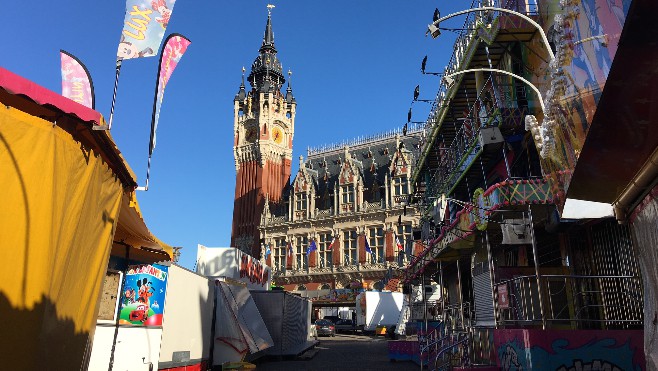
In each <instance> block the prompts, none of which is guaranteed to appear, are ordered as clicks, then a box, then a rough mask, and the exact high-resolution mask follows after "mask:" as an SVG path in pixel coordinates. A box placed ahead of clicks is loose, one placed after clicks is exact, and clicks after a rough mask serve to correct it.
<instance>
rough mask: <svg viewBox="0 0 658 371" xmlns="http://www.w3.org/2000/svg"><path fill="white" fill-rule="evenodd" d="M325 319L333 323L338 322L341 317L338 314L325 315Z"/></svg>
mask: <svg viewBox="0 0 658 371" xmlns="http://www.w3.org/2000/svg"><path fill="white" fill-rule="evenodd" d="M324 319H328V320H329V321H331V322H333V323H338V321H340V317H338V316H324Z"/></svg>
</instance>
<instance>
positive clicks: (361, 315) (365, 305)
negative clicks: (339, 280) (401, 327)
mask: <svg viewBox="0 0 658 371" xmlns="http://www.w3.org/2000/svg"><path fill="white" fill-rule="evenodd" d="M403 301H404V294H402V293H401V292H378V291H366V292H362V293H361V294H359V295H358V296H357V297H356V325H357V327H359V328H361V327H362V328H363V331H375V329H376V328H377V327H378V326H393V325H397V324H398V320H399V319H400V311H401V310H402V303H403Z"/></svg>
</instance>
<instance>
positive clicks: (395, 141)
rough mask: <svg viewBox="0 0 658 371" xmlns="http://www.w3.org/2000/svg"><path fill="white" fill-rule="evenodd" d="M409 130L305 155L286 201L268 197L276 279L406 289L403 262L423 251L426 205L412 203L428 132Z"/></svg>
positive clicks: (266, 221)
mask: <svg viewBox="0 0 658 371" xmlns="http://www.w3.org/2000/svg"><path fill="white" fill-rule="evenodd" d="M401 134H402V133H400V132H395V131H394V132H391V133H388V134H386V135H379V136H373V137H372V138H369V139H367V140H362V141H360V142H356V143H352V145H351V146H347V145H346V146H342V147H341V146H332V147H329V148H323V149H318V150H310V149H309V151H308V158H307V159H306V161H304V160H303V157H302V156H300V158H299V171H298V172H297V174H296V176H295V179H294V181H293V182H292V184H291V185H290V187H288V188H287V189H286V192H285V194H284V196H283V198H282V199H281V200H280V201H279V202H275V201H274V200H272V199H269V200H266V204H265V208H264V209H263V213H262V216H261V220H260V227H259V231H260V238H261V239H262V240H261V241H263V243H264V246H266V249H265V250H264V251H265V253H264V255H263V257H264V258H265V259H266V262H267V264H268V265H269V266H271V267H272V270H273V281H274V282H275V283H276V284H278V285H283V286H284V287H285V288H286V289H287V290H304V289H308V290H319V289H336V288H348V287H350V286H352V287H353V286H354V285H355V284H356V285H357V286H359V285H363V286H364V288H366V289H382V288H387V289H390V290H397V289H398V286H397V278H396V277H398V272H399V268H401V266H403V265H404V264H405V263H406V262H407V261H408V259H409V257H410V256H412V255H414V254H415V253H416V252H418V251H419V249H420V248H419V249H418V250H416V249H415V248H414V243H413V236H412V228H416V227H417V226H418V225H419V215H420V210H419V209H418V207H417V206H410V205H409V203H410V197H411V192H410V191H411V184H410V177H411V173H412V170H413V166H414V164H415V162H416V161H417V158H418V149H419V148H420V141H421V134H422V130H421V129H420V128H412V129H411V130H410V131H409V133H407V135H401ZM313 246H315V248H313ZM366 246H367V247H366ZM414 250H416V251H414Z"/></svg>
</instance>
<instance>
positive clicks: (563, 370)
mask: <svg viewBox="0 0 658 371" xmlns="http://www.w3.org/2000/svg"><path fill="white" fill-rule="evenodd" d="M578 370H589V371H621V368H619V367H618V366H617V365H615V364H614V363H610V362H608V361H604V360H601V359H596V360H593V361H592V362H583V361H581V360H579V359H576V360H574V361H573V366H571V367H569V368H567V367H566V366H565V365H562V366H560V368H558V369H557V370H556V371H578Z"/></svg>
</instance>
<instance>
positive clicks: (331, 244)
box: [327, 237, 336, 250]
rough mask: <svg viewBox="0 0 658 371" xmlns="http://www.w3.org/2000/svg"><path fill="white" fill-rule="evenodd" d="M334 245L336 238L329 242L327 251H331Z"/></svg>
mask: <svg viewBox="0 0 658 371" xmlns="http://www.w3.org/2000/svg"><path fill="white" fill-rule="evenodd" d="M335 243H336V237H334V238H333V239H332V240H331V243H330V244H329V246H328V247H327V250H331V249H333V248H334V244H335Z"/></svg>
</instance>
